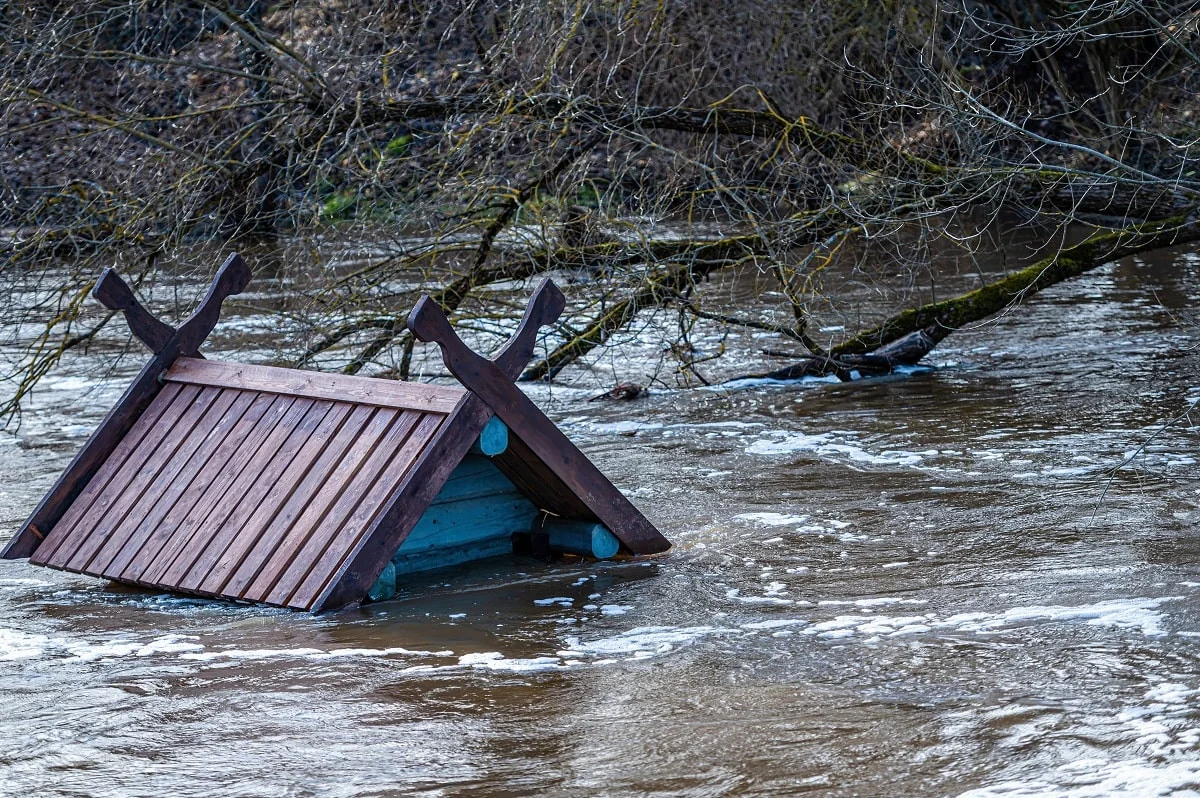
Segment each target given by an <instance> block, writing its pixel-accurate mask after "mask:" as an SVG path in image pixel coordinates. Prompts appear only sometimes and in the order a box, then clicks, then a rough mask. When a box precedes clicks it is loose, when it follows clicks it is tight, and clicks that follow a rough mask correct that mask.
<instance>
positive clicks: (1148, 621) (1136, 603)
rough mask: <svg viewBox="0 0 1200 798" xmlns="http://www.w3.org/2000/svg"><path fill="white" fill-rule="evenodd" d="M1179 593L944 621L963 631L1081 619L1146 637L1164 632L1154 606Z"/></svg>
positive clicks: (1176, 597)
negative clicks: (1128, 630) (1136, 631)
mask: <svg viewBox="0 0 1200 798" xmlns="http://www.w3.org/2000/svg"><path fill="white" fill-rule="evenodd" d="M1182 598H1183V597H1182V596H1165V597H1161V598H1129V599H1110V600H1107V601H1098V602H1096V603H1095V604H1084V605H1080V606H1076V607H1068V606H1053V605H1051V606H1033V607H1013V608H1011V609H1008V610H1005V611H1004V612H1003V613H1000V614H999V615H995V616H991V617H989V618H984V619H974V618H970V617H967V616H965V615H958V616H951V617H950V618H947V619H946V620H945V621H944V622H943V623H944V624H954V626H955V628H956V629H958V630H959V631H964V632H976V633H984V634H986V633H988V632H995V631H999V630H1001V629H1004V628H1006V627H1011V626H1015V625H1019V624H1024V623H1032V622H1036V621H1084V622H1086V623H1087V625H1089V626H1110V627H1115V628H1118V629H1140V630H1141V632H1142V634H1144V635H1146V636H1147V637H1161V636H1163V635H1165V634H1166V632H1165V631H1164V630H1163V628H1162V626H1161V625H1160V622H1161V620H1162V613H1160V612H1157V611H1156V608H1157V607H1159V606H1161V605H1162V604H1165V603H1167V602H1169V601H1179V600H1181V599H1182Z"/></svg>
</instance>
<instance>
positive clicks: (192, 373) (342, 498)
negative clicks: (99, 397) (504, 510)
mask: <svg viewBox="0 0 1200 798" xmlns="http://www.w3.org/2000/svg"><path fill="white" fill-rule="evenodd" d="M280 372H282V373H284V374H293V375H294V374H296V372H289V370H287V369H261V368H255V369H252V370H249V371H248V370H247V367H245V366H243V365H240V364H232V363H217V362H213V361H201V360H187V359H184V360H180V361H177V363H176V365H175V366H173V367H172V368H171V369H170V370H169V371H168V372H167V374H166V377H165V379H166V382H167V384H166V386H165V387H164V389H163V390H162V391H161V392H160V393H159V394H158V396H157V397H155V399H154V400H153V402H152V403H151V404H150V407H149V408H148V409H147V410H146V411H145V413H143V414H142V416H141V417H140V418H139V419H138V420H137V422H136V423H135V424H134V427H133V429H132V430H131V431H130V432H129V434H128V435H126V436H125V438H124V439H123V440H122V441H121V444H120V445H119V446H118V447H117V448H116V450H115V451H114V452H113V453H112V455H111V456H110V457H108V459H107V460H106V461H105V462H104V464H103V465H102V466H101V468H100V469H99V471H98V472H97V473H96V475H95V477H93V478H92V480H91V481H90V482H89V483H88V485H87V487H86V488H85V489H84V490H83V492H82V493H81V494H80V495H79V497H78V498H77V499H76V500H75V501H74V502H73V503H72V504H71V506H70V508H69V509H68V510H67V511H66V513H65V514H64V515H63V517H62V518H61V519H60V520H59V521H58V523H57V524H56V525H55V526H54V529H53V531H52V532H51V533H50V534H49V535H48V536H47V537H46V540H45V542H44V543H43V544H42V545H41V546H39V547H38V549H37V551H35V552H34V553H33V555H32V556H31V557H30V561H31V562H33V563H34V564H37V565H47V566H50V567H53V568H61V569H63V570H67V571H76V572H79V573H84V574H90V575H92V576H98V577H104V578H108V579H114V580H117V581H121V582H128V583H131V584H137V585H143V586H146V587H155V588H164V589H172V590H180V591H184V592H189V593H196V594H200V595H205V596H215V597H221V598H229V599H241V600H246V601H257V602H265V603H268V604H279V605H283V606H288V607H294V608H297V609H311V608H312V606H313V602H314V601H315V599H316V597H317V596H319V595H320V594H321V592H322V591H323V590H324V589H325V588H327V587H328V585H329V584H330V582H331V581H332V580H333V579H334V578H335V576H336V575H337V573H338V570H339V568H340V566H341V565H342V564H343V560H342V559H338V558H323V557H322V556H321V555H322V554H323V553H324V552H325V550H326V549H327V548H330V547H335V548H337V549H338V550H340V551H344V552H349V551H351V550H353V548H354V547H355V546H356V545H357V543H358V542H359V541H360V539H361V537H362V536H363V534H364V533H365V532H366V530H367V529H368V528H369V526H370V524H371V522H372V521H373V520H374V517H375V514H376V513H377V512H378V509H379V508H380V507H381V506H382V504H383V503H384V501H385V500H386V499H387V498H388V497H389V496H391V495H392V494H394V493H395V492H396V491H397V489H398V488H399V487H400V485H401V484H402V483H403V481H404V479H405V477H406V476H407V475H408V472H409V470H410V469H411V468H412V465H413V463H414V462H415V461H416V458H417V455H418V454H419V453H420V452H421V451H422V450H423V449H424V448H425V447H426V446H428V444H429V442H430V440H431V439H432V438H433V437H434V436H435V435H436V434H437V432H438V430H439V429H440V428H441V426H442V425H443V424H444V422H445V419H446V416H447V414H448V413H449V411H450V410H452V409H453V407H454V404H455V403H456V402H457V399H459V398H461V396H462V395H463V394H464V393H465V392H464V391H462V390H459V389H448V390H446V389H437V390H435V391H428V390H426V389H427V388H430V387H432V386H423V385H416V384H412V383H390V382H385V381H383V380H368V379H362V380H355V381H354V382H355V383H356V387H357V390H356V391H354V392H353V393H354V400H353V401H337V400H336V399H334V398H333V397H332V396H330V394H333V393H335V391H332V390H328V388H329V386H330V385H332V384H335V383H336V382H337V381H336V380H335V381H332V382H330V381H324V380H322V381H319V382H318V384H317V385H316V387H315V388H314V386H313V385H312V384H310V383H304V384H297V381H296V380H294V379H292V380H284V381H282V382H273V381H272V379H271V377H272V376H274V375H276V374H278V373H280ZM301 375H302V376H307V375H303V373H301ZM318 376H320V375H318ZM325 376H328V375H325ZM250 377H253V379H250ZM342 379H345V378H342ZM398 388H403V389H405V390H397V389H398ZM374 389H378V390H374ZM385 389H386V390H385ZM414 389H417V390H414ZM451 400H454V401H451ZM367 508H373V510H374V511H371V510H368V509H367Z"/></svg>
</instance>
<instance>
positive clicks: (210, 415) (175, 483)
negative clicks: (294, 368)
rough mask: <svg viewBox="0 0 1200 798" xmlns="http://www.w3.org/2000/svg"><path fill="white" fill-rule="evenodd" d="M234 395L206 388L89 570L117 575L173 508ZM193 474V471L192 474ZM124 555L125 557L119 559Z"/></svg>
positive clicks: (158, 454)
mask: <svg viewBox="0 0 1200 798" xmlns="http://www.w3.org/2000/svg"><path fill="white" fill-rule="evenodd" d="M233 399H234V392H233V391H222V390H221V389H220V388H205V389H203V391H202V393H201V395H200V397H199V398H198V399H197V400H196V401H195V402H194V403H193V404H192V407H191V408H190V409H189V410H188V415H185V416H184V417H183V418H182V419H181V420H180V422H179V424H178V425H176V428H175V430H174V431H173V434H172V436H171V438H170V439H168V440H166V441H164V442H163V445H162V446H160V447H159V449H158V451H156V452H155V453H154V457H155V458H157V459H160V460H161V461H162V467H161V470H160V471H159V473H158V475H157V476H155V478H154V481H153V482H151V483H150V484H149V486H148V487H146V489H145V491H144V492H143V494H142V497H141V499H140V500H139V501H138V503H137V504H136V505H134V506H133V507H131V508H130V510H129V512H128V513H127V514H126V516H125V520H124V521H123V522H122V524H121V529H120V530H119V531H118V533H117V534H114V535H113V536H112V537H111V538H109V541H108V543H106V544H105V545H104V546H102V547H101V548H100V550H99V551H97V552H96V554H95V556H94V557H92V561H91V563H90V564H89V565H88V570H89V571H90V572H92V573H94V574H97V575H100V576H107V577H115V576H118V575H120V573H121V571H122V570H123V569H124V567H125V564H126V563H127V562H128V560H129V558H131V557H132V556H133V555H135V554H136V553H137V551H138V550H139V549H140V548H141V547H142V544H143V543H144V542H145V540H146V538H147V537H149V536H150V533H151V532H153V531H154V527H155V526H157V524H158V522H159V521H160V520H162V517H163V516H164V515H166V514H167V511H168V510H170V509H171V507H172V506H173V505H174V504H175V500H176V499H177V498H179V494H181V493H183V491H184V489H186V488H187V486H188V484H189V483H190V482H191V478H190V477H189V476H188V475H187V469H188V466H189V464H192V465H193V469H194V468H195V459H196V456H197V450H198V449H201V448H202V447H203V445H204V441H205V440H206V439H207V438H208V437H209V435H210V434H211V433H212V431H213V430H215V429H216V428H217V427H218V425H219V424H220V422H221V419H222V418H223V417H224V416H225V414H226V412H227V411H228V410H229V407H230V405H232V404H233ZM193 472H194V471H193ZM123 554H124V557H122V555H123Z"/></svg>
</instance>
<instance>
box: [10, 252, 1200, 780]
mask: <svg viewBox="0 0 1200 798" xmlns="http://www.w3.org/2000/svg"><path fill="white" fill-rule="evenodd" d="M1197 307H1200V258H1197V257H1196V256H1193V255H1190V254H1187V253H1169V254H1164V255H1160V256H1158V257H1155V258H1147V259H1145V260H1136V261H1128V262H1124V263H1122V264H1119V265H1117V266H1111V267H1108V268H1106V269H1103V270H1101V271H1098V272H1095V273H1093V274H1091V275H1088V276H1086V277H1085V278H1083V279H1080V280H1077V281H1076V282H1074V283H1071V284H1069V285H1063V286H1059V287H1057V288H1055V289H1054V290H1052V291H1049V292H1047V293H1045V294H1043V295H1041V296H1039V297H1037V298H1036V299H1034V300H1033V301H1032V302H1030V303H1029V304H1028V305H1026V306H1024V307H1022V308H1021V309H1019V310H1017V311H1014V312H1013V313H1011V314H1009V315H1008V316H1006V317H1005V318H1004V319H1002V320H1000V321H998V322H995V323H991V324H987V325H982V326H980V327H979V328H978V329H975V330H973V331H970V332H965V333H962V334H959V335H956V336H953V337H952V338H951V339H949V340H947V341H946V343H945V344H944V345H943V347H942V348H941V349H939V351H938V352H936V353H935V356H934V358H933V365H935V368H933V369H932V370H928V371H921V372H917V373H913V374H909V375H903V376H898V377H893V378H888V379H881V380H874V381H864V382H858V383H853V384H846V385H838V384H810V385H804V386H778V385H764V384H750V385H744V386H741V387H734V388H728V389H713V390H691V391H657V392H655V393H653V394H652V395H651V396H650V397H649V398H647V399H645V400H642V401H640V402H638V403H634V404H627V405H611V406H605V405H602V404H600V403H585V402H583V401H582V398H583V397H584V396H585V395H586V394H587V392H586V391H583V390H574V391H573V390H571V389H569V388H558V389H555V390H554V391H553V392H546V391H545V390H541V389H538V390H535V391H534V396H535V398H537V400H538V401H539V402H541V403H542V404H543V406H545V407H546V408H547V410H548V412H549V413H550V414H551V416H552V417H553V418H555V419H556V420H557V421H559V422H560V423H561V424H562V425H563V427H564V428H565V429H566V430H567V431H568V433H569V434H570V435H571V436H572V437H573V438H574V439H575V440H576V441H578V442H579V444H580V445H581V446H582V448H583V449H584V450H585V451H586V452H588V453H589V454H590V455H591V456H592V457H593V458H594V459H595V460H596V461H597V462H598V463H599V464H600V466H601V467H602V468H603V469H604V470H605V471H606V472H607V473H608V474H609V475H610V476H611V477H612V479H613V480H614V482H616V483H617V484H618V485H619V486H621V487H623V488H624V489H625V490H626V491H627V492H628V493H629V494H630V495H631V496H632V497H633V498H634V500H635V501H636V502H637V503H638V504H639V505H640V506H641V507H642V508H643V509H644V511H645V512H646V514H647V515H648V516H649V517H650V518H651V519H653V520H654V521H655V522H656V523H657V524H658V526H659V527H660V528H661V529H662V531H663V532H664V533H665V534H666V535H667V536H668V537H669V538H670V539H672V540H673V541H674V543H675V548H674V550H673V551H672V552H671V553H670V554H669V555H667V556H664V557H660V558H657V559H654V560H650V561H647V562H631V563H619V564H599V565H589V566H566V565H556V566H551V565H544V564H541V563H538V562H535V561H519V560H501V561H493V562H485V563H480V564H476V565H474V566H472V567H469V568H461V569H457V570H453V571H449V572H441V573H436V574H432V575H428V576H426V577H424V578H422V579H420V580H414V581H413V582H411V583H410V584H409V585H408V587H407V588H406V592H405V593H404V594H403V595H402V596H401V598H400V599H398V600H395V601H390V602H384V603H380V604H375V605H370V606H366V607H363V608H360V609H355V610H350V611H346V612H341V613H334V614H327V615H319V616H309V615H302V614H297V613H292V612H287V611H279V610H273V609H264V608H258V607H247V606H236V605H232V604H225V603H219V602H210V601H203V600H196V599H192V598H184V597H178V596H171V595H159V594H147V593H142V592H135V591H128V590H124V589H120V588H117V587H115V586H113V585H110V584H107V583H104V582H101V581H97V580H93V579H89V578H85V577H79V576H74V575H70V574H62V573H58V572H54V571H49V570H44V569H38V568H34V567H32V566H29V565H28V564H27V563H25V562H23V561H18V562H12V561H0V688H2V689H0V794H3V795H20V796H143V795H144V796H161V795H172V796H214V795H230V796H305V795H313V796H387V795H429V796H440V795H447V796H448V795H478V796H503V795H514V796H515V795H522V796H523V795H535V794H546V795H567V796H575V795H578V796H591V795H613V796H618V795H670V796H718V795H781V796H783V795H797V794H804V793H811V794H816V795H867V796H874V795H879V796H884V795H949V796H956V795H969V796H1032V795H1064V796H1089V795H1138V796H1141V795H1189V794H1190V795H1196V794H1200V523H1198V522H1200V478H1198V477H1200V466H1198V464H1197V460H1198V459H1200V448H1198V444H1200V435H1198V434H1197V428H1196V427H1194V426H1193V421H1194V420H1195V419H1194V418H1192V417H1189V416H1188V411H1189V409H1190V408H1191V407H1192V406H1193V405H1194V404H1195V403H1196V402H1197V401H1200V357H1198V355H1197V351H1196V347H1197V346H1198V345H1200V328H1198V327H1197V319H1196V316H1195V311H1194V309H1195V308H1197ZM105 362H106V361H105ZM137 365H138V364H137V363H136V358H134V362H130V363H127V364H124V365H122V366H120V367H119V368H118V370H117V371H116V372H112V373H108V372H106V371H105V368H106V366H105V364H104V362H101V359H99V358H94V357H93V358H91V359H88V358H79V359H76V360H73V361H72V363H71V364H70V365H69V367H65V368H64V369H62V370H60V371H58V372H56V373H55V375H54V376H53V377H52V378H51V379H50V381H49V382H48V383H47V384H46V385H45V386H44V388H43V390H42V391H41V392H40V393H39V395H38V396H37V398H36V401H35V403H34V405H33V406H32V407H31V408H30V410H29V411H28V413H27V414H26V417H25V421H24V423H23V424H22V426H21V427H20V428H19V429H17V430H16V431H15V432H11V431H10V432H7V433H5V434H4V435H3V437H0V480H2V482H0V484H2V485H3V488H2V492H0V520H2V522H3V528H0V536H3V535H6V534H8V532H10V531H11V530H13V529H15V528H16V527H17V526H18V525H19V523H20V522H21V520H22V519H23V518H24V516H25V514H27V513H28V512H29V511H30V509H32V507H33V505H34V504H35V503H36V501H37V500H38V498H39V497H40V495H41V493H42V492H43V491H44V490H45V489H46V488H47V487H48V486H49V485H50V483H51V482H52V480H53V479H54V477H55V476H56V475H57V473H58V472H59V471H60V470H61V469H62V468H63V467H64V466H65V465H66V463H67V461H68V460H69V458H70V456H71V454H72V453H73V451H74V450H75V449H76V448H77V447H78V446H79V444H80V443H81V442H82V441H83V440H84V438H85V437H86V435H87V433H88V432H89V430H90V429H91V428H92V427H93V426H94V425H95V423H96V422H97V421H98V419H99V417H100V415H101V414H102V410H103V408H104V407H105V406H106V405H107V404H110V403H111V402H112V401H113V400H114V399H115V397H116V396H117V395H118V393H119V391H120V388H121V386H122V381H123V379H125V378H126V377H127V376H128V373H129V370H130V369H134V368H136V367H137Z"/></svg>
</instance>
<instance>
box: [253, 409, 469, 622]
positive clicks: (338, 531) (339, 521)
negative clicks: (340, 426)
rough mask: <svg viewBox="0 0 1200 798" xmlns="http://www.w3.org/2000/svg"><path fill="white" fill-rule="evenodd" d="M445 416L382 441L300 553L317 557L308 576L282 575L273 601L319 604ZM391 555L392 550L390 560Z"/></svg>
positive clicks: (398, 431)
mask: <svg viewBox="0 0 1200 798" xmlns="http://www.w3.org/2000/svg"><path fill="white" fill-rule="evenodd" d="M444 420H445V419H444V418H443V417H441V416H434V415H426V416H423V417H422V418H421V419H420V421H419V422H418V423H417V425H416V428H415V429H413V430H411V434H410V435H404V434H403V433H404V432H405V430H403V429H399V428H397V429H395V430H394V432H393V433H391V434H389V435H388V437H387V438H385V439H384V440H383V441H381V442H380V445H379V446H378V447H377V449H376V451H375V452H373V453H372V457H371V462H370V463H368V464H367V465H366V466H365V467H364V468H363V470H362V474H361V478H360V479H359V480H357V484H356V485H355V486H354V488H353V489H347V491H346V493H345V494H343V495H342V496H341V497H340V498H339V499H338V502H337V504H336V505H335V506H334V507H333V508H332V509H331V510H330V512H329V515H328V516H327V517H326V519H325V522H324V523H323V524H322V525H321V528H320V529H318V530H317V531H316V532H314V533H313V536H312V538H311V539H310V541H309V544H310V545H309V547H308V548H307V551H306V552H305V553H304V554H302V556H300V557H298V558H297V561H298V562H309V561H311V562H312V567H311V568H309V569H308V573H307V575H303V579H297V578H295V577H296V576H302V574H299V573H297V571H296V570H293V572H292V575H291V576H290V577H285V578H281V579H280V580H279V582H278V584H277V585H276V586H275V588H274V590H272V592H271V595H270V597H269V599H268V600H269V601H271V602H272V603H280V604H286V605H287V606H289V607H296V608H298V609H300V608H302V609H311V608H313V605H314V602H315V601H316V599H317V597H318V596H319V595H320V594H321V593H322V591H323V590H324V589H325V586H326V585H328V584H329V583H330V582H331V581H334V580H335V579H336V577H337V574H338V573H339V571H340V570H341V566H342V564H343V563H344V562H345V560H346V559H347V557H349V555H350V553H351V552H352V551H354V550H355V548H356V546H357V544H358V542H359V541H360V540H361V539H362V537H363V535H364V534H365V533H366V531H367V530H368V529H370V528H371V527H372V525H373V522H374V520H375V519H376V517H377V516H378V515H379V514H380V512H381V511H382V508H383V506H384V505H385V504H386V502H387V500H388V497H390V496H393V495H395V494H396V492H397V489H398V488H399V486H400V485H401V484H402V483H403V481H404V478H405V477H406V476H407V474H408V473H409V471H410V469H411V467H412V464H413V462H414V461H415V460H416V459H417V457H418V456H419V455H420V454H421V452H422V451H424V450H425V449H426V448H427V446H428V445H429V442H430V441H431V440H433V439H435V438H436V437H437V432H438V430H439V428H440V427H441V425H442V424H443V423H444ZM476 435H478V433H476ZM422 509H424V507H422ZM393 551H394V549H393ZM390 557H391V553H390V552H389V554H388V555H387V559H390ZM384 565H386V561H385V562H384V563H380V564H379V569H380V570H383V567H384ZM377 576H378V575H377ZM362 595H364V596H365V595H366V593H365V591H364V593H363V594H362ZM284 596H286V599H285V598H283V597H284ZM360 598H361V596H360Z"/></svg>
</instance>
